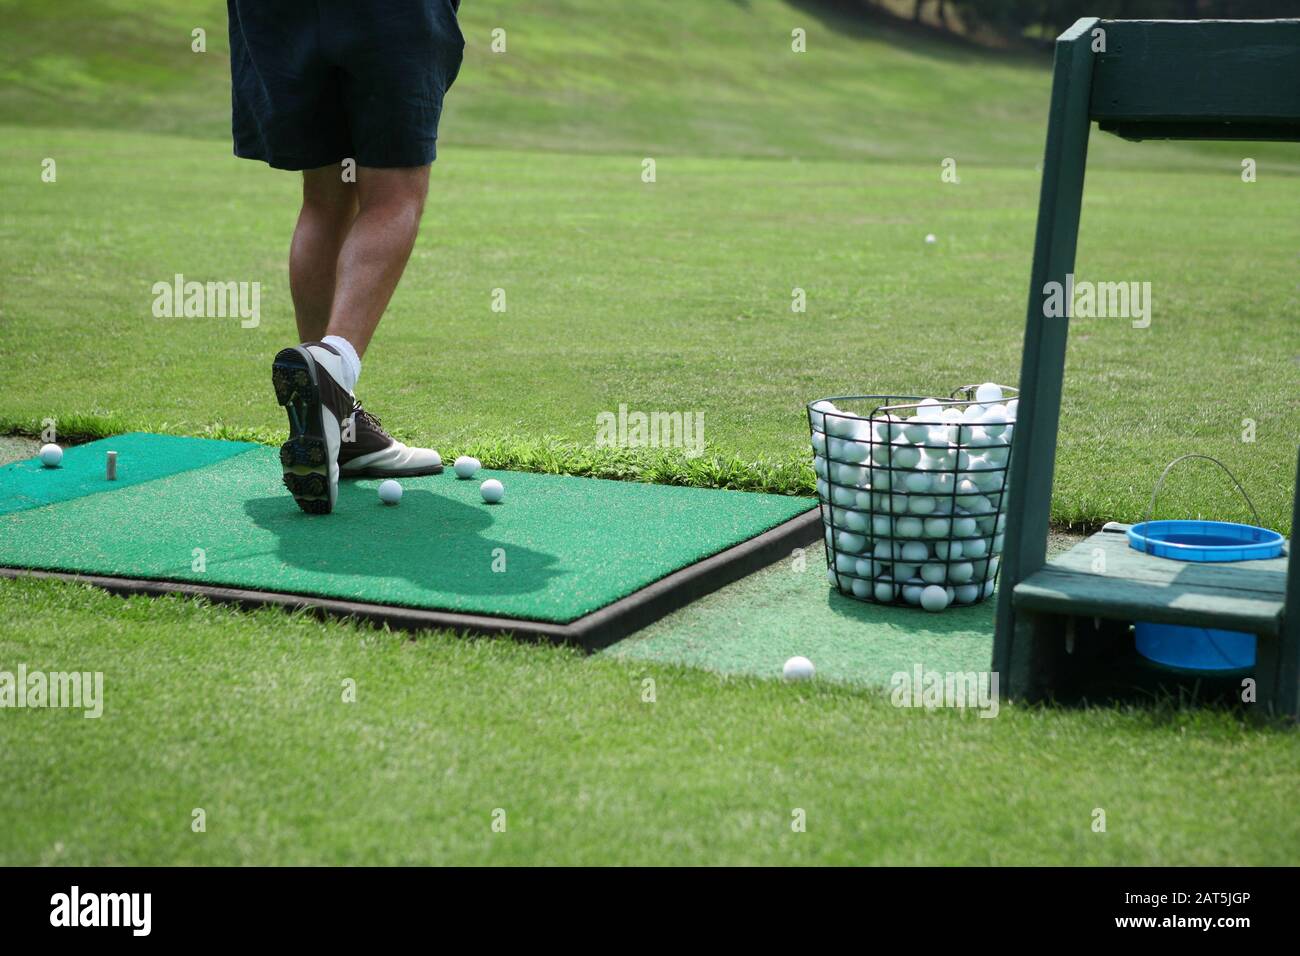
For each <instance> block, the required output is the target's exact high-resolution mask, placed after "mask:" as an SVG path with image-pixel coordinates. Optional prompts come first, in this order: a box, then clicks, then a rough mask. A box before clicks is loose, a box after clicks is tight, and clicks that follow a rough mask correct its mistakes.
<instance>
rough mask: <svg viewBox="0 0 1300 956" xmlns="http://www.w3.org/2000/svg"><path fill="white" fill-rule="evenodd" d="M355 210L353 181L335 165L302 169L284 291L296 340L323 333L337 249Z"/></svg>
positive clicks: (311, 338) (331, 297)
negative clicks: (290, 299)
mask: <svg viewBox="0 0 1300 956" xmlns="http://www.w3.org/2000/svg"><path fill="white" fill-rule="evenodd" d="M356 214H357V187H356V184H355V183H345V182H344V181H343V177H342V171H341V170H340V168H339V167H338V166H324V167H322V168H320V169H308V170H306V171H304V172H303V174H302V211H301V212H300V213H299V214H298V225H297V227H296V228H295V229H294V231H293V244H292V245H291V246H290V247H289V291H290V292H291V293H292V295H293V311H294V316H295V317H296V318H297V320H298V339H299V341H301V342H318V341H320V340H321V339H322V338H324V337H325V330H326V327H327V326H328V325H329V319H330V309H331V307H332V306H333V304H334V286H335V282H336V276H337V271H338V270H337V265H338V261H339V252H340V250H342V248H343V241H344V240H345V239H346V238H347V235H348V229H349V228H351V226H352V221H353V219H355V218H356Z"/></svg>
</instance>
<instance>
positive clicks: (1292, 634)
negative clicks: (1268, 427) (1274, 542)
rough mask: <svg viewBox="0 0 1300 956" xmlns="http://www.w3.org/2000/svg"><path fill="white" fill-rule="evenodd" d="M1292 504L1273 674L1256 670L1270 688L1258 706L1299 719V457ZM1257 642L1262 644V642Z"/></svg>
mask: <svg viewBox="0 0 1300 956" xmlns="http://www.w3.org/2000/svg"><path fill="white" fill-rule="evenodd" d="M1295 482H1296V483H1295V488H1296V491H1295V501H1294V502H1293V503H1292V505H1291V540H1290V541H1289V542H1288V543H1287V547H1288V548H1289V549H1290V552H1291V553H1290V554H1289V555H1288V556H1287V562H1286V596H1285V597H1284V598H1283V602H1284V603H1283V605H1282V628H1281V631H1280V632H1279V633H1278V636H1277V649H1276V652H1275V653H1276V665H1275V668H1276V671H1275V673H1274V674H1271V675H1266V674H1263V673H1262V672H1261V671H1262V667H1261V668H1260V669H1257V671H1256V674H1255V676H1256V678H1257V681H1258V683H1259V684H1260V685H1261V686H1262V685H1263V679H1264V678H1269V679H1270V680H1271V681H1272V685H1273V688H1274V690H1273V695H1274V696H1273V699H1272V700H1271V701H1265V700H1264V697H1263V695H1262V694H1261V695H1260V697H1259V702H1260V703H1268V704H1271V706H1272V710H1273V712H1274V713H1278V714H1286V715H1288V716H1290V717H1295V718H1297V719H1300V554H1297V551H1296V535H1297V534H1300V455H1298V456H1297V459H1296V473H1295ZM1259 643H1261V644H1262V643H1263V642H1262V641H1261V642H1259Z"/></svg>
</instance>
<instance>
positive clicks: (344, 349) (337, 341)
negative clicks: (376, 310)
mask: <svg viewBox="0 0 1300 956" xmlns="http://www.w3.org/2000/svg"><path fill="white" fill-rule="evenodd" d="M321 344H322V345H332V346H334V348H335V349H337V350H338V353H339V356H340V357H341V358H342V359H343V372H344V374H346V375H347V376H348V378H349V381H346V382H343V383H341V384H342V385H343V387H344V388H346V389H347V390H348V391H349V392H350V391H352V390H353V389H355V388H356V387H357V379H359V378H360V377H361V357H360V356H359V355H357V350H356V349H354V348H353V347H352V343H351V342H349V341H348V340H347V339H345V338H343V337H342V336H341V335H327V336H325V338H323V339H321Z"/></svg>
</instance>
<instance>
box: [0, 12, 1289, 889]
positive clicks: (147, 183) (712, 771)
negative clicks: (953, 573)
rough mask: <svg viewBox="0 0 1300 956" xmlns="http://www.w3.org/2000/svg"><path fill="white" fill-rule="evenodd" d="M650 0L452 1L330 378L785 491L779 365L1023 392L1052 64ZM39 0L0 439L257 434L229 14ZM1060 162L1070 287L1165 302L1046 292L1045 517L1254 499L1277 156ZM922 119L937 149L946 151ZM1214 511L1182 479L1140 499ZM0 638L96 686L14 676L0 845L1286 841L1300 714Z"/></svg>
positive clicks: (1183, 492) (1284, 254) (875, 857)
mask: <svg viewBox="0 0 1300 956" xmlns="http://www.w3.org/2000/svg"><path fill="white" fill-rule="evenodd" d="M663 6H664V10H661V9H660V7H658V6H645V5H636V4H615V3H608V2H603V0H544V2H538V3H534V4H528V5H520V4H514V3H508V2H506V0H470V2H468V3H466V4H465V5H464V10H463V11H462V13H463V17H462V23H463V28H464V31H465V33H466V35H467V37H468V39H469V48H468V49H467V51H466V62H465V66H464V69H463V70H462V73H461V78H460V79H459V80H458V83H457V86H456V88H455V89H454V90H453V91H452V93H451V95H450V97H449V100H448V110H447V113H446V115H445V117H444V121H443V130H442V136H441V138H440V143H439V146H440V151H439V156H440V158H439V161H438V163H437V165H436V166H435V168H434V174H433V185H432V188H431V194H430V202H429V206H428V210H427V212H426V216H425V220H424V226H423V232H422V235H421V237H420V240H419V243H418V245H417V247H416V250H415V253H414V256H413V258H412V262H411V266H410V268H409V269H408V271H407V274H406V276H405V278H404V279H403V281H402V284H401V286H400V288H399V289H398V292H397V295H396V298H395V299H394V301H393V304H392V307H391V309H390V311H389V314H388V317H387V318H386V320H385V322H384V324H383V325H382V326H381V328H380V331H379V334H378V337H377V338H376V340H375V342H374V344H373V346H372V348H371V350H370V352H368V353H367V356H366V368H365V374H364V376H363V378H362V381H361V390H360V391H361V394H362V396H363V397H364V398H365V399H366V401H367V404H368V405H369V406H370V407H372V408H373V410H374V411H375V412H377V413H378V414H379V415H381V416H382V417H383V419H384V421H385V424H386V425H388V426H390V427H391V428H392V430H393V431H394V432H395V433H396V434H397V435H398V436H399V437H402V438H405V439H407V440H418V441H420V442H429V443H433V444H435V446H436V447H438V448H439V449H440V450H441V451H442V452H443V455H444V457H448V458H450V457H451V456H454V455H456V454H459V453H461V452H467V451H468V452H473V453H477V454H478V455H479V456H480V457H481V458H482V459H483V461H484V463H485V465H487V466H488V467H515V468H533V469H537V470H547V471H565V472H572V473H580V474H598V475H603V476H609V477H629V478H641V479H644V480H653V481H660V482H678V483H690V484H700V485H717V486H726V487H737V488H747V489H755V490H771V491H778V492H803V493H808V492H811V489H812V470H811V468H810V467H809V465H810V462H809V457H810V456H809V454H808V451H807V448H806V424H805V421H804V418H803V404H804V403H805V402H807V401H808V400H810V399H813V398H817V397H821V396H823V395H830V394H843V393H857V392H878V391H879V392H913V391H917V392H937V391H940V390H941V389H944V388H949V387H952V386H955V385H958V384H963V383H966V382H971V381H983V380H987V379H997V380H1000V381H1003V382H1007V383H1011V384H1014V382H1015V380H1016V377H1017V375H1018V370H1019V356H1020V338H1021V332H1022V328H1023V323H1024V310H1025V301H1026V294H1027V288H1026V286H1027V282H1028V276H1029V268H1030V256H1031V252H1032V241H1033V232H1034V223H1035V215H1036V207H1037V200H1038V188H1039V174H1038V173H1037V172H1036V170H1035V164H1036V163H1037V162H1039V160H1040V159H1041V155H1042V144H1043V137H1044V131H1045V122H1046V106H1047V93H1048V84H1049V73H1048V70H1047V61H1045V60H1043V59H1040V58H1037V57H1030V56H1006V55H995V54H990V53H984V52H979V51H975V50H973V49H970V48H967V47H964V46H955V45H947V44H937V43H934V42H933V41H929V40H918V39H915V38H913V37H911V36H910V35H908V34H905V33H899V32H898V31H896V30H894V29H892V28H888V27H884V26H881V25H879V24H876V23H870V22H869V23H866V24H862V23H857V22H852V23H851V22H848V21H844V20H841V19H839V18H838V15H837V14H835V13H833V12H828V10H829V8H828V5H827V4H824V3H821V2H817V0H806V2H805V0H800V2H786V0H750V2H747V3H724V2H721V0H712V2H708V3H700V2H694V0H675V2H673V3H671V4H665V5H663ZM57 7H58V9H57V11H56V10H55V9H54V8H53V7H52V6H51V5H49V4H40V3H35V2H33V0H0V17H3V19H4V22H5V23H6V29H5V30H4V31H3V32H2V33H0V64H2V65H0V196H3V198H4V201H3V203H0V382H2V383H4V386H3V387H0V432H7V431H12V430H19V431H23V432H26V433H28V434H32V433H35V432H37V431H39V429H40V428H41V424H42V421H43V420H44V419H47V418H55V419H57V420H58V423H59V427H60V431H61V432H62V433H63V434H65V435H72V434H76V435H85V436H99V435H106V434H110V433H116V432H120V431H126V430H133V429H139V430H147V431H154V432H171V433H175V434H184V435H206V436H212V437H230V438H247V439H252V440H258V441H267V442H272V441H279V440H280V439H281V437H282V428H283V423H282V419H281V414H282V413H281V412H280V410H279V409H278V408H277V407H276V406H275V405H274V403H273V401H272V398H271V390H270V385H269V374H268V368H267V366H268V363H269V359H270V356H272V355H273V354H274V352H275V351H276V350H277V349H278V348H279V347H281V346H282V345H283V344H285V343H286V342H288V341H291V340H292V339H293V331H292V329H293V323H292V315H291V307H290V302H289V297H288V289H287V270H286V257H287V244H288V237H289V234H290V231H291V229H292V226H293V221H294V217H295V214H296V209H295V207H294V201H295V196H296V193H297V183H296V181H295V177H293V176H291V175H287V174H283V173H276V172H273V171H270V170H268V169H266V168H264V167H261V166H257V165H254V164H251V163H245V162H240V161H237V160H235V159H233V158H232V157H231V156H230V145H229V140H228V122H229V101H228V79H227V71H228V67H229V64H228V60H227V57H226V52H225V51H226V44H225V39H224V31H225V14H224V5H223V4H221V3H220V2H217V0H192V2H191V0H185V2H182V0H158V2H154V3H151V4H149V5H148V9H143V8H142V7H141V5H139V4H136V3H131V2H128V0H67V2H61V3H60V4H58V5H57ZM525 7H526V8H527V9H524V8H525ZM665 11H670V12H669V13H668V14H666V13H665ZM73 20H79V22H80V23H82V24H83V26H82V27H80V28H76V29H70V28H69V27H68V26H67V25H66V24H67V23H68V22H70V21H73ZM200 26H201V27H204V28H205V29H206V30H207V31H208V52H207V53H205V54H195V53H191V52H190V32H191V30H192V29H194V28H195V27H200ZM797 26H802V27H805V28H806V29H807V30H808V36H809V52H808V53H807V54H803V55H800V56H795V55H794V54H791V53H790V52H789V38H790V30H791V29H792V28H794V27H797ZM496 27H502V28H504V29H506V30H507V34H508V37H509V40H508V43H509V46H508V50H509V52H508V53H506V54H503V55H498V54H494V53H492V52H491V51H490V50H489V48H488V42H489V40H490V32H491V30H492V29H494V28H496ZM1090 156H1091V164H1090V167H1089V175H1088V184H1087V190H1086V194H1085V205H1084V215H1083V227H1082V232H1081V235H1080V243H1079V255H1078V268H1077V272H1078V277H1079V278H1080V279H1083V280H1087V279H1091V280H1094V281H1138V282H1150V283H1151V284H1152V295H1153V302H1154V306H1153V315H1152V321H1151V326H1150V328H1147V329H1134V328H1132V327H1131V325H1130V324H1129V322H1128V321H1127V320H1124V319H1095V320H1077V321H1076V322H1075V323H1074V324H1073V325H1072V331H1071V342H1070V351H1069V358H1068V368H1067V376H1066V385H1065V396H1064V409H1065V411H1064V415H1063V418H1062V423H1061V445H1060V449H1059V453H1058V460H1057V469H1058V470H1057V477H1056V489H1055V498H1054V503H1053V517H1054V519H1055V521H1056V522H1057V524H1058V525H1068V524H1071V523H1074V524H1078V523H1085V524H1091V523H1096V522H1099V521H1104V520H1108V519H1116V520H1136V519H1138V518H1140V517H1141V515H1142V512H1143V510H1144V509H1145V507H1146V504H1147V501H1148V498H1149V495H1150V491H1151V487H1152V484H1153V482H1154V480H1155V478H1156V476H1157V475H1158V473H1159V469H1160V467H1161V466H1163V465H1164V464H1165V463H1166V462H1167V461H1169V460H1170V459H1172V458H1174V457H1176V456H1177V455H1179V454H1182V453H1184V452H1189V451H1200V452H1204V453H1207V454H1211V455H1215V456H1216V457H1219V458H1221V459H1222V460H1224V461H1225V463H1227V464H1228V465H1229V467H1230V468H1232V469H1233V471H1234V472H1235V473H1236V474H1237V476H1238V478H1240V479H1241V481H1242V483H1243V484H1244V485H1245V487H1246V488H1247V489H1248V490H1249V491H1250V493H1251V495H1252V497H1253V498H1254V500H1255V503H1256V505H1257V506H1258V507H1259V511H1260V517H1261V520H1262V521H1263V523H1264V524H1267V525H1270V526H1272V527H1275V528H1278V529H1280V530H1283V531H1286V532H1289V531H1290V527H1289V525H1290V507H1291V500H1292V499H1291V495H1292V488H1291V480H1292V475H1293V474H1294V455H1295V441H1296V435H1297V433H1300V389H1298V388H1297V384H1298V383H1300V330H1298V329H1297V327H1296V323H1295V322H1294V314H1295V307H1296V294H1297V293H1296V288H1295V276H1296V268H1297V264H1298V263H1300V260H1298V259H1297V250H1298V249H1300V227H1298V226H1297V222H1298V220H1297V218H1296V216H1295V212H1294V211H1295V209H1296V208H1297V205H1298V202H1297V201H1298V200H1300V158H1298V156H1297V152H1296V150H1295V148H1294V146H1287V145H1280V144H1273V145H1258V146H1257V145H1255V144H1245V145H1240V146H1238V145H1233V144H1221V145H1217V146H1205V145H1193V144H1183V145H1161V144H1141V145H1134V144H1127V143H1122V142H1119V141H1116V140H1114V139H1112V138H1109V137H1104V136H1102V135H1101V134H1099V133H1097V134H1094V137H1093V147H1092V149H1091V150H1090ZM1244 156H1250V157H1252V158H1255V159H1257V160H1258V162H1259V179H1258V181H1257V182H1255V183H1252V184H1245V183H1243V182H1242V181H1241V179H1240V169H1241V166H1240V164H1241V160H1242V158H1243V157H1244ZM647 157H649V158H654V159H655V160H656V162H657V181H656V182H655V183H653V184H648V183H644V182H642V180H641V170H642V161H643V159H645V158H647ZM945 157H952V158H954V159H956V161H957V163H958V170H959V174H960V178H961V182H960V184H957V185H952V184H944V183H942V182H941V181H940V162H941V160H942V159H944V158H945ZM46 158H52V159H55V160H56V161H57V164H58V166H57V168H58V179H57V182H54V183H44V182H42V181H41V168H42V161H43V160H44V159H46ZM926 233H935V234H936V235H937V236H938V240H939V241H938V242H937V243H936V244H935V245H933V246H926V245H925V244H924V243H923V242H922V237H923V236H924V235H925V234H926ZM177 273H181V274H184V275H185V277H186V278H187V279H193V280H199V281H208V280H214V281H248V282H254V281H255V282H260V283H261V303H260V308H261V321H260V324H259V325H258V326H257V327H256V328H248V329H245V328H241V327H240V324H239V321H238V319H215V318H203V319H198V318H191V319H173V318H157V317H155V316H154V315H153V313H152V310H151V307H152V304H153V293H152V286H153V284H154V283H156V282H160V281H162V282H170V281H171V279H172V277H173V276H174V275H175V274H177ZM796 288H799V289H803V290H805V292H806V293H807V302H808V308H807V311H806V312H805V313H794V312H792V311H791V301H792V299H791V297H792V291H793V290H794V289H796ZM497 289H501V290H504V294H505V301H506V306H507V308H506V311H505V312H494V311H492V309H491V304H492V301H493V293H494V290H497ZM621 404H626V405H628V406H629V407H630V408H632V409H639V410H643V411H653V410H665V411H680V412H687V411H698V412H702V413H703V414H704V435H705V439H706V442H707V452H706V454H705V455H704V456H703V457H701V458H698V459H686V458H685V457H684V456H682V455H681V454H680V453H678V452H662V453H661V452H640V451H629V450H610V449H603V448H597V447H595V444H594V439H595V432H596V416H597V414H599V413H600V412H604V411H616V410H617V409H618V407H619V405H621ZM1248 422H1249V423H1250V424H1248ZM1247 430H1251V437H1253V439H1254V440H1253V441H1243V432H1245V431H1247ZM1207 476H1208V477H1207ZM1241 509H1242V506H1241V505H1239V503H1238V502H1236V501H1235V499H1234V498H1233V495H1232V493H1231V491H1230V489H1229V488H1228V487H1225V486H1224V484H1223V482H1222V481H1221V480H1220V479H1219V477H1218V476H1217V475H1215V474H1213V473H1212V472H1210V471H1209V470H1208V469H1207V470H1206V471H1198V470H1196V469H1189V470H1188V471H1187V472H1186V473H1185V474H1184V475H1182V476H1179V475H1175V476H1174V477H1172V478H1171V480H1170V483H1169V485H1168V487H1167V492H1166V496H1165V497H1163V498H1162V504H1161V512H1162V513H1163V514H1165V515H1167V516H1172V515H1175V514H1187V515H1193V514H1194V515H1201V516H1205V517H1223V518H1230V519H1239V518H1241V517H1243V516H1244V512H1243V511H1242V510H1241ZM807 642H808V644H809V647H808V650H807V651H806V652H807V653H809V655H810V656H812V657H814V658H816V656H817V653H816V652H817V649H818V648H817V644H816V635H808V637H807ZM19 664H25V665H26V666H27V667H28V668H29V669H31V670H35V669H50V670H71V669H76V670H87V671H95V670H100V671H103V672H104V673H105V678H106V686H105V693H106V696H107V702H106V709H105V715H104V717H102V718H101V719H99V720H85V719H83V718H82V717H81V716H80V715H78V714H74V713H69V712H66V711H52V710H51V711H37V710H26V711H7V712H5V713H3V714H0V773H2V774H3V778H4V780H5V786H4V787H3V788H0V820H5V821H11V822H16V823H15V825H10V826H6V827H4V833H3V835H2V836H0V864H5V863H8V864H15V863H106V864H107V863H161V864H172V863H177V864H192V863H380V862H405V863H429V862H438V863H483V862H492V863H674V862H675V863H779V862H794V863H931V864H938V863H1021V864H1060V863H1086V864H1110V863H1114V864H1211V863H1214V864H1270V863H1289V862H1292V861H1293V860H1294V859H1295V858H1296V854H1297V852H1300V829H1298V828H1297V827H1298V824H1297V818H1296V815H1295V813H1294V812H1293V809H1292V806H1291V803H1292V795H1293V794H1294V793H1295V792H1296V791H1297V784H1300V779H1298V778H1300V735H1297V734H1296V733H1294V732H1286V731H1280V730H1276V729H1271V728H1265V727H1256V726H1254V725H1250V724H1247V723H1244V722H1242V721H1241V720H1239V719H1238V718H1236V717H1234V716H1232V715H1229V714H1226V713H1223V712H1218V711H1201V710H1183V709H1178V708H1177V707H1175V706H1173V705H1169V704H1162V705H1156V706H1151V707H1144V708H1138V709H1132V710H1129V709H1113V708H1094V709H1087V710H1074V709H1064V708H1062V709H1050V708H1049V709H1022V708H1018V707H1004V708H1003V710H1002V712H1001V714H1000V716H999V717H998V718H997V719H995V720H982V719H979V718H976V717H974V716H972V715H968V716H965V717H963V716H961V715H959V714H953V713H937V714H925V713H919V712H915V711H910V710H901V709H895V708H893V707H892V706H891V705H890V703H889V701H888V699H887V698H886V697H884V696H882V695H880V694H878V693H875V692H870V691H865V690H854V689H851V688H847V687H839V686H832V685H829V684H820V685H813V686H802V687H798V686H789V685H784V684H780V683H775V682H765V681H759V680H752V679H748V678H723V677H720V676H718V675H715V674H711V673H708V672H704V671H699V670H691V669H685V668H680V667H675V666H673V665H671V664H667V663H660V662H653V663H652V662H648V661H644V662H636V661H632V660H626V659H619V658H618V657H617V655H612V654H611V655H609V656H605V657H596V658H587V659H584V658H581V657H579V656H576V655H574V654H572V653H569V652H567V651H560V650H555V649H551V648H545V647H537V646H520V645H515V644H513V643H511V642H508V641H462V640H457V639H455V638H452V637H450V636H446V635H420V636H419V637H418V638H416V639H414V640H410V639H407V638H405V637H401V636H397V635H393V634H389V633H385V632H382V631H374V630H367V629H362V628H357V627H353V626H350V625H346V624H337V623H333V624H321V623H318V622H315V621H312V620H309V619H305V618H302V617H290V616H286V615H283V614H280V613H272V612H259V613H240V612H237V611H234V610H230V609H224V608H214V607H209V606H205V605H202V604H197V603H190V602H184V601H178V600H171V599H168V600H158V601H148V600H141V599H133V600H130V601H123V600H120V599H116V598H112V597H108V596H106V595H103V594H100V593H97V592H94V591H91V590H86V589H82V588H78V587H73V586H69V585H56V584H49V583H33V582H22V583H14V582H7V581H0V670H3V669H8V670H13V669H14V668H16V667H17V666H18V665H19ZM647 678H653V679H654V681H655V682H656V696H657V702H656V703H654V704H647V703H642V699H641V697H642V688H643V681H644V680H645V679H647ZM348 679H351V680H355V681H356V684H357V702H356V703H355V704H345V703H342V702H341V694H342V686H343V682H344V681H345V680H348ZM199 807H201V808H203V809H204V810H205V811H206V813H207V820H208V825H207V832H206V833H204V834H195V833H193V832H191V829H190V822H191V813H192V811H193V810H194V809H195V808H199ZM496 808H503V809H505V810H506V812H507V814H508V821H509V822H508V829H507V832H506V833H505V834H494V833H493V832H492V830H491V827H490V824H491V819H492V812H493V810H494V809H496ZM794 808H802V809H804V810H806V811H807V814H808V830H807V832H806V833H803V834H794V833H792V832H791V830H790V820H791V812H792V810H793V809H794ZM1095 808H1102V809H1104V810H1105V811H1106V813H1107V823H1108V825H1107V832H1106V833H1104V834H1098V833H1094V832H1092V829H1091V823H1092V812H1093V810H1094V809H1095Z"/></svg>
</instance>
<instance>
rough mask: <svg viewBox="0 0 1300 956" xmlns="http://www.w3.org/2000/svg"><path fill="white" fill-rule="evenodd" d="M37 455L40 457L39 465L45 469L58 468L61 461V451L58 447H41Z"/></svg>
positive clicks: (50, 445) (52, 445) (51, 445)
mask: <svg viewBox="0 0 1300 956" xmlns="http://www.w3.org/2000/svg"><path fill="white" fill-rule="evenodd" d="M37 454H38V455H39V456H40V459H41V464H42V465H44V466H45V467H46V468H58V467H59V462H61V461H63V449H62V448H60V447H59V446H58V445H54V444H49V445H42V446H41V450H40V451H39V452H38V453H37Z"/></svg>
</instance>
